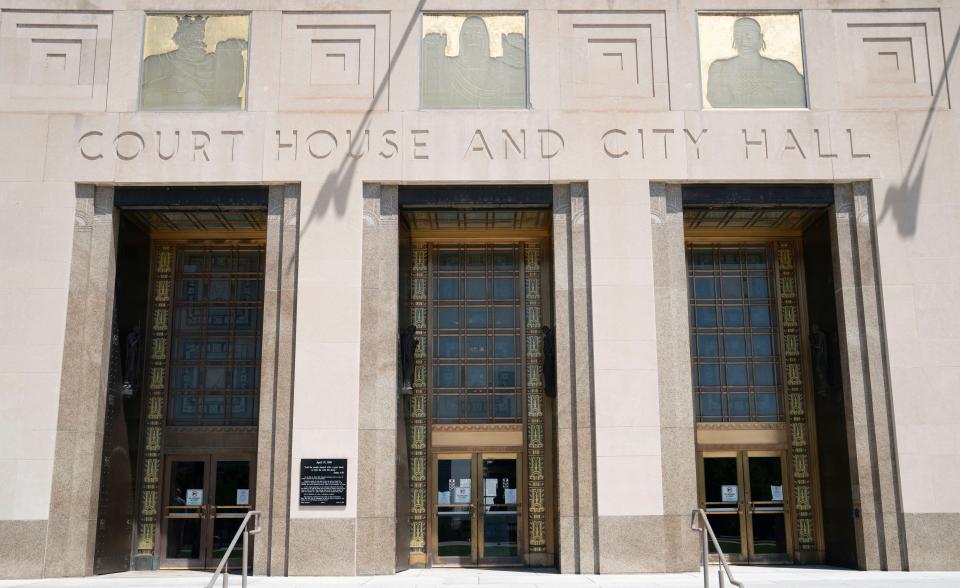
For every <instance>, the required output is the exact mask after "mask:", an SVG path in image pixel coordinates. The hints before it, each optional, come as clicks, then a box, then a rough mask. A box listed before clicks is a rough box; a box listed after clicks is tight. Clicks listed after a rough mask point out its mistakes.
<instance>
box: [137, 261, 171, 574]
mask: <svg viewBox="0 0 960 588" xmlns="http://www.w3.org/2000/svg"><path fill="white" fill-rule="evenodd" d="M173 255H174V250H173V246H172V245H158V246H156V247H155V248H154V252H153V260H154V264H155V265H154V271H153V284H152V288H151V294H152V297H153V307H152V309H151V315H150V325H149V326H150V337H149V339H148V341H149V347H148V348H147V349H148V351H149V353H150V355H149V358H148V359H147V378H146V387H145V388H146V395H145V396H146V398H145V404H144V407H145V409H146V417H145V419H144V427H143V429H144V431H143V469H142V470H141V472H140V516H139V521H138V523H139V524H138V527H139V528H138V534H139V541H138V543H137V554H138V555H147V556H149V555H153V554H154V547H155V546H154V537H155V536H156V531H157V512H158V510H157V509H158V506H159V504H160V468H161V458H162V455H161V449H162V447H163V439H162V437H163V422H164V413H165V411H164V393H165V392H166V389H167V377H168V374H167V344H168V339H169V333H170V298H171V296H172V290H173Z"/></svg>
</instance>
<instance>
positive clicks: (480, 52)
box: [421, 14, 527, 108]
mask: <svg viewBox="0 0 960 588" xmlns="http://www.w3.org/2000/svg"><path fill="white" fill-rule="evenodd" d="M422 42H423V47H422V51H421V55H422V59H423V62H422V64H421V65H422V67H421V70H422V72H423V73H422V79H421V84H422V102H423V107H424V108H526V107H527V32H526V17H525V16H524V15H522V14H497V15H476V14H473V15H443V14H426V15H424V16H423V41H422Z"/></svg>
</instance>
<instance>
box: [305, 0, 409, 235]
mask: <svg viewBox="0 0 960 588" xmlns="http://www.w3.org/2000/svg"><path fill="white" fill-rule="evenodd" d="M424 2H426V0H420V2H418V3H417V5H416V7H415V8H414V9H413V12H412V13H411V17H410V21H409V22H408V23H407V26H406V28H404V31H403V35H402V36H401V37H400V43H399V44H398V45H397V47H396V49H395V50H394V52H393V55H392V56H391V58H390V62H389V64H388V66H387V74H386V75H385V76H384V78H383V81H382V82H380V85H379V86H378V87H377V89H376V91H375V92H374V93H373V97H372V98H371V99H370V106H369V107H368V108H367V110H366V111H365V112H364V113H363V118H362V119H360V122H359V123H358V124H357V128H356V129H355V130H354V132H353V133H352V134H351V135H350V144H349V145H348V146H347V147H348V148H347V150H346V152H345V153H344V155H343V159H342V160H341V161H340V164H339V165H338V166H337V167H336V168H335V169H334V170H333V171H331V172H330V174H329V175H328V176H327V179H326V180H324V182H323V185H322V186H320V191H319V193H318V194H317V198H316V200H314V202H313V208H312V209H311V210H310V214H309V215H308V216H307V219H306V222H304V224H303V229H302V230H301V231H300V238H301V239H302V238H303V236H304V235H305V234H306V233H307V231H309V230H310V227H311V225H312V224H313V220H314V219H317V218H322V217H323V216H324V215H325V214H327V212H328V211H329V210H330V207H331V205H332V206H333V208H334V210H335V211H336V213H337V216H341V217H342V216H343V215H344V214H346V211H347V199H348V198H349V196H350V184H351V183H352V182H353V176H354V174H355V172H356V169H357V162H358V161H359V158H358V157H355V156H353V155H352V154H353V153H355V151H354V149H356V148H357V147H358V145H359V144H361V143H362V142H363V140H364V136H363V130H364V129H365V128H366V126H367V123H368V122H369V120H370V117H371V115H372V114H373V109H374V105H375V104H376V103H377V101H378V100H380V97H381V96H383V93H384V92H386V90H387V86H388V85H389V83H390V78H391V77H392V74H393V68H394V66H395V65H396V61H397V56H398V55H400V54H401V53H402V52H403V48H404V47H405V46H406V44H407V42H408V41H409V39H410V34H411V33H412V32H413V30H414V28H415V27H416V24H417V19H418V17H419V16H420V13H421V11H422V10H423V5H424Z"/></svg>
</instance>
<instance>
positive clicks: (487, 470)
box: [480, 458, 520, 563]
mask: <svg viewBox="0 0 960 588" xmlns="http://www.w3.org/2000/svg"><path fill="white" fill-rule="evenodd" d="M481 463H482V470H483V471H482V472H481V479H482V482H483V486H482V488H483V497H482V505H481V510H480V512H481V517H482V520H481V526H482V528H483V552H482V555H481V563H507V562H511V561H513V560H516V558H517V557H518V556H519V549H518V545H519V537H518V530H519V527H520V508H519V504H518V499H519V496H518V495H519V491H518V489H517V459H516V458H508V459H503V458H500V459H486V458H484V459H482V460H481Z"/></svg>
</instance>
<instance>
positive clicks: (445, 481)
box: [431, 453, 522, 566]
mask: <svg viewBox="0 0 960 588" xmlns="http://www.w3.org/2000/svg"><path fill="white" fill-rule="evenodd" d="M518 465H519V460H518V455H517V454H515V453H496V454H492V453H487V454H484V453H462V454H443V455H439V456H437V457H436V459H435V461H434V468H433V471H434V476H433V478H434V479H433V485H432V486H433V496H434V499H433V504H434V517H433V538H432V541H431V545H432V553H433V557H432V562H433V564H434V565H441V566H443V565H459V566H473V565H498V564H500V565H503V564H508V565H509V564H517V563H520V561H521V559H520V555H521V554H520V549H519V545H520V536H519V533H520V529H522V525H521V522H520V520H521V508H520V498H521V492H520V489H519V488H518V481H519V476H518Z"/></svg>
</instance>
